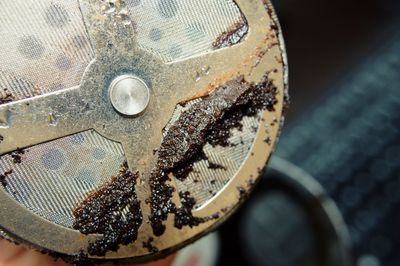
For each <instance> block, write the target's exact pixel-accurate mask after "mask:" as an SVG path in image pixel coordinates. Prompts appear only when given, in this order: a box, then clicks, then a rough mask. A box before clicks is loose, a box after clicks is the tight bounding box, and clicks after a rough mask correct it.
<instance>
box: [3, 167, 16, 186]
mask: <svg viewBox="0 0 400 266" xmlns="http://www.w3.org/2000/svg"><path fill="white" fill-rule="evenodd" d="M12 173H13V170H12V169H10V170H8V171H6V172H4V173H3V174H0V184H1V185H2V186H3V187H4V188H5V187H6V186H7V184H8V183H7V177H8V176H9V175H11V174H12Z"/></svg>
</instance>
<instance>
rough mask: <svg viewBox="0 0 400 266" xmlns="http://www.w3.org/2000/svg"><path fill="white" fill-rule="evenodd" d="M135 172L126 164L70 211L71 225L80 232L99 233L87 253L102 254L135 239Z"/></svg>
mask: <svg viewBox="0 0 400 266" xmlns="http://www.w3.org/2000/svg"><path fill="white" fill-rule="evenodd" d="M138 176H139V175H138V173H132V172H130V171H129V170H128V166H127V163H126V162H125V163H124V164H123V165H122V166H121V170H120V172H119V173H118V175H117V176H115V177H113V179H112V181H110V182H109V183H107V184H105V185H104V186H102V187H101V188H100V189H99V190H97V191H96V192H94V193H92V194H91V195H90V196H89V197H87V199H85V200H84V201H83V202H82V203H81V204H80V205H79V207H78V208H76V209H75V210H74V212H73V214H74V217H75V221H74V224H73V228H74V229H76V230H79V231H80V232H81V233H83V234H100V235H102V237H101V238H99V239H98V240H96V241H95V242H93V243H90V245H89V248H88V253H89V254H90V255H96V256H104V255H105V254H106V252H107V251H116V250H118V248H119V245H128V244H130V243H132V242H133V241H135V240H136V239H137V233H138V229H139V227H140V225H141V224H142V220H143V217H142V213H141V210H140V202H139V201H138V199H137V195H136V192H135V185H136V180H137V178H138Z"/></svg>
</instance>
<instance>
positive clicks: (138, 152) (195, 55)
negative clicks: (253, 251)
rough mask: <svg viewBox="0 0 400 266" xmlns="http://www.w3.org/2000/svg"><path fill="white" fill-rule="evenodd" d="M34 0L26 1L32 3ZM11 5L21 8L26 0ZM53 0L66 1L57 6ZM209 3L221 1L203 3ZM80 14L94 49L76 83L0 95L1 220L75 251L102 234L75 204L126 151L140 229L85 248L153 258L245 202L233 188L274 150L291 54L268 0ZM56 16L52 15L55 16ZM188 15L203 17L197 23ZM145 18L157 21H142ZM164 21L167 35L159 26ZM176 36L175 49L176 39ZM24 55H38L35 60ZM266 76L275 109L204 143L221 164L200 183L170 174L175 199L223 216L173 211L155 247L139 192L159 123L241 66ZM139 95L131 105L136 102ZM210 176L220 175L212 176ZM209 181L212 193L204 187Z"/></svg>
mask: <svg viewBox="0 0 400 266" xmlns="http://www.w3.org/2000/svg"><path fill="white" fill-rule="evenodd" d="M36 2H37V1H33V0H32V1H30V2H29V5H35V3H36ZM47 2H48V1H47V0H41V1H39V4H38V5H39V6H46V5H47V4H49V3H47ZM13 3H15V5H16V6H19V5H22V0H20V1H14V2H13ZM137 3H139V4H137ZM207 3H208V4H209V5H207ZM9 5H12V4H9ZM29 5H28V4H27V6H29ZM60 6H62V2H60V4H59V6H58V7H57V8H56V10H59V9H60V8H61V7H60ZM210 6H211V7H213V6H217V7H218V8H217V9H213V10H209V7H210ZM188 7H193V8H194V9H193V10H194V11H193V10H192V11H191V9H189V8H188ZM13 8H15V6H13ZM179 8H180V9H179ZM53 9H54V8H52V9H51V10H53ZM45 10H46V9H45ZM39 11H40V10H39ZM39 11H38V12H39ZM156 11H157V12H156ZM196 11H202V12H196ZM79 12H81V13H80V15H81V19H82V21H83V22H82V23H83V24H84V26H85V29H86V33H85V34H86V35H87V39H88V42H90V45H89V47H92V49H93V51H94V59H93V60H91V61H90V63H89V64H88V66H87V67H86V69H85V71H84V73H83V76H82V77H81V80H80V84H79V85H77V84H74V85H73V86H69V87H67V88H62V89H60V90H55V91H50V92H47V91H46V92H45V93H41V94H40V95H30V97H25V98H23V97H20V98H18V97H17V98H16V99H15V100H14V101H7V102H5V103H4V104H1V105H0V120H1V121H0V122H1V123H0V125H1V126H0V135H1V136H2V142H1V143H0V154H2V156H1V158H0V169H1V170H2V171H7V170H8V169H9V168H10V167H12V169H13V170H14V171H13V173H11V174H10V175H9V176H8V177H7V178H8V179H9V184H8V185H7V186H6V187H5V188H4V189H3V188H1V189H0V198H1V200H0V213H1V215H0V227H1V228H2V229H4V231H5V232H6V233H8V234H10V235H13V236H17V237H18V238H19V239H23V240H24V241H25V242H28V243H29V244H31V245H33V246H36V247H37V248H39V249H46V250H51V251H53V252H58V253H60V254H64V255H74V254H78V253H79V252H80V251H81V250H82V249H84V250H85V249H86V248H87V246H88V244H89V243H90V242H92V241H93V240H94V239H97V238H100V237H101V235H99V234H97V235H96V234H92V235H83V234H81V233H80V232H79V231H76V230H73V229H72V228H71V219H73V217H72V211H73V209H74V208H75V207H76V206H77V205H78V204H79V203H80V202H82V200H83V199H85V198H86V197H87V196H88V195H90V193H92V192H93V191H96V189H98V188H99V187H101V186H102V185H104V184H105V183H107V181H109V180H110V179H111V176H112V175H110V174H109V173H110V171H114V175H115V174H117V173H118V169H117V170H115V167H116V166H117V165H119V164H121V163H123V162H124V161H125V160H126V161H127V162H128V166H129V169H130V170H132V172H136V171H138V172H139V173H140V178H139V180H138V184H137V185H136V187H135V188H136V192H137V196H138V199H139V201H140V208H141V212H142V214H143V218H144V222H143V224H142V225H141V227H140V228H139V236H138V239H137V240H136V241H135V242H133V243H131V244H129V245H125V246H123V245H121V246H120V247H119V249H118V251H115V252H112V251H110V252H108V253H107V254H106V256H104V257H96V256H91V258H93V259H133V260H134V261H145V260H149V259H153V258H155V257H157V256H162V255H163V254H166V253H168V252H171V251H173V250H175V249H177V248H179V247H180V246H182V245H184V244H185V243H187V242H190V241H193V240H194V239H195V238H197V237H199V236H201V235H202V234H205V233H206V232H208V231H210V230H212V229H213V228H215V227H216V226H217V225H218V224H220V223H221V222H223V221H224V220H225V219H227V217H228V216H229V215H230V214H231V213H232V212H233V211H234V210H235V209H236V208H237V205H238V204H239V203H240V202H241V193H240V192H239V190H238V188H239V187H243V188H247V187H248V186H249V184H250V183H252V182H254V179H256V177H257V176H258V175H259V171H260V169H262V168H263V166H264V165H265V162H266V161H267V159H268V158H269V156H270V154H271V152H272V151H273V149H274V146H275V143H276V141H277V138H278V135H279V132H280V128H281V125H282V123H283V117H282V110H283V107H284V98H285V96H286V94H287V62H286V55H285V50H284V44H283V39H282V36H281V33H280V30H279V24H278V22H277V18H276V16H275V13H274V11H273V9H272V6H271V4H270V3H269V1H263V0H254V1H247V0H237V1H235V2H233V1H209V0H207V1H206V0H205V2H204V3H203V2H201V3H200V2H197V1H192V2H190V1H172V0H170V1H155V0H149V1H141V2H138V1H122V0H119V1H97V0H82V1H79ZM39 13H40V12H39ZM58 13H59V12H58V11H57V12H56V14H58ZM146 14H147V15H148V16H146ZM157 14H158V15H157ZM135 15H137V16H135ZM10 16H14V15H10ZM30 16H33V17H35V16H37V14H36V13H35V14H30ZM198 17H199V18H198ZM56 18H59V17H57V16H56ZM62 18H63V17H61V19H57V20H56V21H57V23H58V24H54V23H53V22H52V23H53V24H52V25H56V26H57V25H61V24H60V21H64V20H63V19H62ZM194 18H198V20H199V21H200V22H201V23H202V24H201V25H203V26H199V25H194V26H193V22H194ZM44 19H46V16H44ZM38 20H39V19H38ZM67 21H68V20H67ZM182 21H183V22H182ZM200 22H199V23H200ZM65 23H67V22H65ZM182 23H183V25H184V26H182ZM238 23H239V25H241V24H240V23H246V27H248V29H249V30H248V32H247V34H246V35H245V37H243V36H242V37H243V39H242V40H241V39H240V38H239V39H238V38H237V36H236V37H235V38H233V37H232V38H231V39H233V40H234V41H235V43H232V44H231V45H228V46H226V47H217V46H216V44H215V43H217V41H218V40H220V38H221V36H222V37H226V36H228V37H229V36H230V35H229V34H234V33H232V32H230V31H232V29H233V28H232V27H233V26H237V25H238ZM149 25H152V26H157V25H158V27H156V28H155V29H151V27H150V29H149ZM204 26H205V28H204ZM57 27H58V26H57ZM60 27H61V26H60ZM171 28H172V29H176V32H174V30H172V31H171ZM168 29H169V30H170V31H169V32H168V33H169V34H170V35H168V36H164V35H163V34H165V31H168ZM184 29H187V30H188V32H189V37H187V36H186V35H185V34H187V32H186V31H184ZM161 32H164V33H161ZM6 33H7V34H10V33H9V32H6ZM64 33H66V32H64ZM7 34H6V35H5V36H6V37H7V36H8V35H7ZM146 34H148V35H146ZM163 36H164V37H165V38H166V39H164V38H162V37H163ZM185 36H186V37H185ZM190 36H191V37H190ZM201 36H203V37H201ZM147 37H149V38H150V40H151V42H149V40H148V39H146V38H147ZM194 37H195V38H194ZM200 38H203V39H200ZM158 39H162V43H161V44H154V43H152V42H154V41H155V40H158ZM177 40H179V41H180V42H181V44H182V47H181V48H177V47H178V46H176V41H177ZM189 41H190V42H189ZM36 44H37V43H36V42H35V45H36ZM170 45H172V46H173V49H172V48H171V47H170ZM35 47H36V48H37V45H36V46H35ZM36 54H37V53H35V55H36ZM30 60H36V61H34V63H35V64H36V65H40V64H41V61H40V60H38V59H37V58H33V59H32V58H31V59H30ZM33 70H35V69H34V68H33V69H32V71H33ZM126 75H128V76H126ZM265 75H268V78H269V80H271V81H272V82H273V84H274V86H275V87H276V88H277V104H276V105H275V106H274V110H271V111H260V112H259V113H258V114H257V116H255V117H245V119H243V121H242V123H243V125H244V127H243V130H242V131H240V130H234V131H233V133H232V134H233V137H232V143H233V145H231V146H230V147H226V148H223V147H216V148H214V147H210V146H205V147H204V152H205V153H206V154H207V156H208V157H209V158H211V159H212V160H213V162H215V163H221V164H224V165H226V166H227V169H228V170H227V171H221V170H215V171H214V170H211V169H209V168H208V167H207V165H205V162H200V163H199V164H196V165H195V167H194V168H195V172H196V173H198V175H199V178H198V179H199V180H200V181H201V182H198V183H195V182H194V175H195V173H192V174H191V175H190V176H189V178H188V179H187V181H185V182H183V181H180V180H178V179H177V178H174V177H173V176H171V185H172V186H173V187H174V188H175V192H174V193H173V194H174V195H173V197H174V200H175V201H177V200H179V192H181V191H189V192H191V193H193V194H195V197H196V201H197V203H198V204H197V206H196V208H195V209H194V210H193V215H194V216H198V217H207V216H210V215H213V214H216V213H219V214H220V216H219V218H218V219H215V220H212V221H208V222H206V223H202V224H200V225H198V226H196V227H188V226H186V227H183V228H182V229H177V228H175V227H174V225H173V217H172V215H170V216H169V218H168V220H167V221H166V223H165V224H166V227H167V230H166V232H165V233H164V235H162V236H160V237H156V238H155V239H154V242H153V244H154V245H155V246H157V248H158V250H159V252H157V254H153V252H151V251H149V250H148V249H147V248H145V247H144V246H143V243H144V242H146V241H148V239H149V237H152V236H153V234H152V230H151V228H150V225H149V223H148V217H149V215H150V214H151V210H150V206H149V204H147V203H146V202H147V200H148V198H149V197H150V196H151V189H150V186H149V176H150V171H151V169H152V168H153V167H154V165H155V162H156V160H157V155H156V154H154V150H156V149H157V148H159V146H160V144H161V142H162V140H163V137H164V134H166V132H167V130H168V128H167V127H166V125H168V124H169V122H171V121H173V120H174V119H176V118H179V116H180V115H181V113H182V110H184V108H187V107H185V106H184V105H183V104H180V103H187V105H186V106H190V104H192V103H193V102H196V101H201V97H202V96H205V95H208V94H209V93H210V92H212V91H213V90H214V89H216V88H217V87H219V86H220V85H222V84H225V83H226V82H227V81H229V80H233V79H235V78H237V77H239V76H243V77H244V78H245V79H246V81H248V82H249V83H250V82H253V83H258V82H260V80H262V78H263V77H264V76H265ZM33 76H35V75H33ZM27 77H28V76H27ZM35 77H36V76H35ZM43 79H46V77H44V78H43ZM38 86H39V89H41V85H40V84H39V85H38ZM136 92H139V94H136ZM119 93H122V94H119ZM130 93H135V95H142V96H144V97H143V98H141V97H139V98H136V96H135V97H134V98H132V99H130V100H129V101H131V100H132V102H133V104H129V102H128V104H127V102H121V101H120V100H121V99H123V100H127V99H126V98H125V97H123V95H128V94H129V95H130ZM121 95H122V96H121ZM147 95H150V97H149V98H147ZM134 100H137V102H136V101H134ZM135 105H137V106H136V107H137V108H136V109H131V108H132V107H133V106H135ZM146 107H147V108H146ZM115 109H117V110H118V111H119V112H116V111H115ZM144 109H146V110H145V111H144V112H143V110H144ZM139 113H140V115H137V114H139ZM121 114H124V115H121ZM267 139H268V141H266V140H267ZM71 143H72V145H71ZM75 145H76V146H75ZM79 145H80V146H79ZM21 149H24V150H26V152H25V153H24V154H22V155H21V157H22V163H20V164H13V157H12V154H10V152H13V151H17V150H21ZM99 151H100V152H99ZM81 170H82V171H81ZM94 170H98V172H96V171H94ZM93 171H94V172H93ZM88 172H90V174H89V173H88ZM215 176H217V177H218V176H219V177H221V178H220V179H221V180H219V181H218V180H217V181H216V182H212V181H213V180H214V177H215ZM191 181H193V182H191ZM210 190H213V191H214V192H215V193H208V191H210ZM196 193H197V194H196ZM178 204H179V203H178ZM221 210H224V211H221ZM26 221H29V223H28V226H27V223H26Z"/></svg>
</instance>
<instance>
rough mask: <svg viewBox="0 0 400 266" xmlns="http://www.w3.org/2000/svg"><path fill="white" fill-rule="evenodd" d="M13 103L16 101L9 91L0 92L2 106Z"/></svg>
mask: <svg viewBox="0 0 400 266" xmlns="http://www.w3.org/2000/svg"><path fill="white" fill-rule="evenodd" d="M12 101H15V97H14V95H12V93H11V92H10V91H9V90H8V89H3V90H2V91H0V104H4V103H10V102H12Z"/></svg>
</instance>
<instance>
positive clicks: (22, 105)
mask: <svg viewBox="0 0 400 266" xmlns="http://www.w3.org/2000/svg"><path fill="white" fill-rule="evenodd" d="M89 108H90V105H89V104H88V103H87V102H85V100H84V99H82V97H81V95H80V92H79V90H78V89H76V88H74V89H69V90H66V91H62V92H57V93H53V94H48V95H45V96H41V97H36V98H32V99H27V100H22V101H17V102H13V103H9V104H5V105H1V106H0V117H1V118H0V119H1V127H0V135H1V136H2V141H1V143H0V154H4V153H7V152H11V151H15V150H17V149H22V148H26V147H29V146H32V145H35V144H39V143H43V142H47V141H50V140H54V139H57V138H60V137H64V136H66V135H70V134H73V133H77V132H80V131H83V130H86V129H89V128H90V124H89V123H81V122H80V121H82V119H80V117H82V116H83V115H84V114H85V112H87V111H88V109H89Z"/></svg>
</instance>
